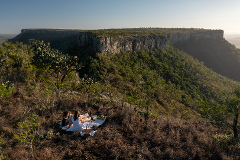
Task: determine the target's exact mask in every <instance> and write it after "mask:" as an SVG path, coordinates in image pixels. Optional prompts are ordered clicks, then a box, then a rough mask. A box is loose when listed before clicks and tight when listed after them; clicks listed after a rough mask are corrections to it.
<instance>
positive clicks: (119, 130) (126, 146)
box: [0, 91, 240, 159]
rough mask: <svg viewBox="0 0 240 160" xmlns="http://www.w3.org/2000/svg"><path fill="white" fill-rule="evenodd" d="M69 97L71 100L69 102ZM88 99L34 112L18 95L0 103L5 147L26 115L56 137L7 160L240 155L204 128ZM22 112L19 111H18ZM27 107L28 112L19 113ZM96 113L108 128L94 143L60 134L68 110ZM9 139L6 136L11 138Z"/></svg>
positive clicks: (11, 152)
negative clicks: (223, 147) (90, 102)
mask: <svg viewBox="0 0 240 160" xmlns="http://www.w3.org/2000/svg"><path fill="white" fill-rule="evenodd" d="M69 97H71V98H69ZM85 97H87V96H85V95H78V96H70V95H69V96H65V97H64V96H63V97H59V98H58V99H57V100H56V103H55V104H54V105H53V106H54V107H52V108H51V109H46V110H44V112H43V114H42V112H41V111H39V110H38V109H36V108H35V104H34V103H32V100H33V98H31V96H28V95H26V94H25V93H24V92H21V91H17V92H15V93H13V94H12V95H11V96H10V97H8V98H7V99H4V100H3V99H1V102H2V103H1V108H0V109H1V110H0V113H1V116H0V120H1V122H4V123H3V124H4V125H2V127H1V128H0V131H1V132H4V133H6V136H5V137H4V138H5V139H7V140H6V143H7V142H12V141H13V140H14V138H13V137H12V136H11V133H12V131H16V130H17V125H16V123H17V122H18V121H23V119H24V118H25V117H24V116H25V115H27V114H28V113H34V114H37V115H39V116H40V117H39V119H38V122H39V123H41V127H40V128H39V131H38V132H39V134H42V135H44V136H45V135H46V134H47V132H48V130H49V129H50V128H51V129H53V130H54V132H55V133H57V132H60V134H59V135H55V136H54V137H52V138H51V139H46V138H45V139H44V138H43V139H40V140H39V141H38V142H37V143H35V144H34V154H33V155H32V154H31V149H30V148H29V147H27V146H20V145H14V144H13V145H11V146H10V145H9V146H5V148H4V149H5V152H6V154H7V159H33V156H34V158H35V159H239V158H240V157H239V155H240V150H239V149H238V150H237V149H236V148H228V149H227V150H223V149H221V148H220V147H219V146H218V145H217V144H216V143H215V141H214V139H213V135H214V134H216V133H218V134H220V133H223V131H221V130H219V129H217V128H215V127H213V126H206V125H200V124H191V122H190V123H185V122H183V121H181V120H180V119H174V118H172V117H165V116H161V117H159V118H145V117H144V116H141V115H136V114H135V113H134V112H133V109H131V107H129V106H127V105H126V106H125V107H123V108H122V104H120V103H116V102H115V103H106V102H100V103H98V104H97V105H94V106H90V105H89V101H90V100H89V99H87V98H85ZM19 106H20V107H19ZM23 107H26V108H27V109H26V110H25V111H23V110H21V109H22V108H23ZM66 109H68V110H70V112H72V113H73V111H74V110H80V112H81V113H85V112H88V111H89V110H91V111H92V113H93V114H104V115H106V116H107V119H106V122H105V123H104V124H103V125H102V126H100V127H99V128H98V130H97V132H96V134H95V135H94V136H93V137H88V138H84V137H81V136H80V134H79V132H74V133H66V132H64V131H61V130H59V129H58V126H57V122H58V121H59V120H61V118H62V112H63V111H64V110H66ZM7 135H8V136H7Z"/></svg>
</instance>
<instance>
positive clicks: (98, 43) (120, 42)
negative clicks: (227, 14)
mask: <svg viewBox="0 0 240 160" xmlns="http://www.w3.org/2000/svg"><path fill="white" fill-rule="evenodd" d="M205 38H212V39H216V38H223V30H207V31H205V32H196V33H187V34H186V33H167V36H165V35H146V36H125V37H121V36H119V37H117V38H112V37H100V36H95V35H93V34H91V33H88V32H81V33H80V35H79V37H78V45H80V46H82V45H84V44H91V45H93V47H94V49H95V51H96V52H100V53H105V52H109V53H113V54H117V53H119V52H120V51H124V50H125V51H130V50H132V51H136V52H137V51H139V50H144V49H145V48H148V49H149V50H153V49H158V50H159V49H166V48H167V43H168V42H179V41H188V40H190V41H196V40H198V39H205Z"/></svg>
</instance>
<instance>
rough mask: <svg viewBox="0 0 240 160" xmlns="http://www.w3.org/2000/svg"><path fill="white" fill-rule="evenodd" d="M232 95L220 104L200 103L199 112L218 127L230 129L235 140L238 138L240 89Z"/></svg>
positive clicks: (219, 102) (235, 90)
mask: <svg viewBox="0 0 240 160" xmlns="http://www.w3.org/2000/svg"><path fill="white" fill-rule="evenodd" d="M232 94H233V95H231V94H230V95H228V96H227V97H226V98H225V99H224V100H221V101H218V103H213V104H211V103H207V102H199V106H198V107H197V110H198V112H199V113H201V114H202V115H203V116H204V117H207V118H208V119H209V120H210V121H212V123H214V124H216V125H217V126H219V127H224V128H230V129H231V130H232V131H233V132H234V138H238V132H239V129H238V128H239V125H238V121H239V110H240V108H239V106H240V88H236V89H234V91H233V93H232ZM229 121H231V122H229Z"/></svg>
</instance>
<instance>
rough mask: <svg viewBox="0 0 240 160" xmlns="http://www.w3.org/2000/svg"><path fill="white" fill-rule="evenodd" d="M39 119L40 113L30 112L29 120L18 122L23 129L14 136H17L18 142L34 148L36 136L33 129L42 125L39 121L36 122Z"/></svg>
mask: <svg viewBox="0 0 240 160" xmlns="http://www.w3.org/2000/svg"><path fill="white" fill-rule="evenodd" d="M37 119H38V115H35V114H31V113H30V114H29V115H28V116H27V120H25V121H24V122H19V123H18V125H19V127H20V128H22V130H23V131H20V132H17V133H15V134H14V137H15V138H16V140H17V143H18V144H20V145H26V146H29V147H30V148H32V145H33V142H34V138H35V135H34V134H33V130H34V129H35V128H36V127H37V126H39V125H40V124H39V123H36V122H35V121H36V120H37Z"/></svg>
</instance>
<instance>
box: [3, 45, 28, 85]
mask: <svg viewBox="0 0 240 160" xmlns="http://www.w3.org/2000/svg"><path fill="white" fill-rule="evenodd" d="M31 57H32V52H31V51H30V50H29V48H28V46H27V45H24V44H23V43H16V44H11V43H10V42H5V43H3V45H2V46H0V69H1V75H0V76H1V81H9V80H11V81H23V80H24V72H23V69H24V67H25V66H27V65H29V63H30V62H31Z"/></svg>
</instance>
